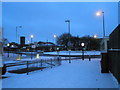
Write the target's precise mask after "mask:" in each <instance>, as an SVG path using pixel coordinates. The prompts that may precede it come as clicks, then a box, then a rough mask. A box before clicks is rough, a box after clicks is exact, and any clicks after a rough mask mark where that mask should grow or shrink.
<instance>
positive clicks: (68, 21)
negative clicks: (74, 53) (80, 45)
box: [65, 20, 71, 63]
mask: <svg viewBox="0 0 120 90" xmlns="http://www.w3.org/2000/svg"><path fill="white" fill-rule="evenodd" d="M65 22H67V23H68V33H69V37H68V38H69V41H68V50H69V63H71V60H70V58H71V57H70V51H71V50H70V49H71V48H70V20H65Z"/></svg>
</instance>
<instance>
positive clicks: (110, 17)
mask: <svg viewBox="0 0 120 90" xmlns="http://www.w3.org/2000/svg"><path fill="white" fill-rule="evenodd" d="M2 9H3V11H2V15H3V16H2V19H3V20H2V22H3V23H2V24H3V28H4V37H5V38H7V39H8V40H9V41H10V42H11V41H12V42H14V41H15V40H16V26H22V28H19V29H18V33H19V35H21V36H25V37H26V42H27V41H28V40H30V35H31V34H33V35H34V39H33V40H34V41H47V40H48V41H52V42H53V41H54V38H53V35H54V34H56V35H57V36H59V35H61V34H62V33H67V32H68V24H67V23H65V20H67V19H69V20H71V34H72V35H73V36H79V37H82V36H85V35H90V36H93V35H94V34H97V35H98V36H99V37H102V35H103V32H102V16H100V17H98V16H96V12H97V11H104V12H105V30H106V35H109V34H110V33H111V32H112V31H113V30H114V29H115V28H116V26H117V25H118V3H117V2H111V3H110V2H103V3H102V2H101V3H100V2H99V3H97V2H88V3H87V2H84V3H83V2H75V3H73V2H58V3H57V2H56V3H54V2H4V3H3V8H2Z"/></svg>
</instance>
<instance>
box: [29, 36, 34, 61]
mask: <svg viewBox="0 0 120 90" xmlns="http://www.w3.org/2000/svg"><path fill="white" fill-rule="evenodd" d="M30 38H31V59H32V40H33V38H34V36H33V35H30Z"/></svg>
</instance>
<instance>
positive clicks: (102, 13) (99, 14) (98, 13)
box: [96, 11, 105, 38]
mask: <svg viewBox="0 0 120 90" xmlns="http://www.w3.org/2000/svg"><path fill="white" fill-rule="evenodd" d="M101 15H102V16H103V38H104V37H105V20H104V12H103V11H102V12H97V13H96V16H101Z"/></svg>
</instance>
